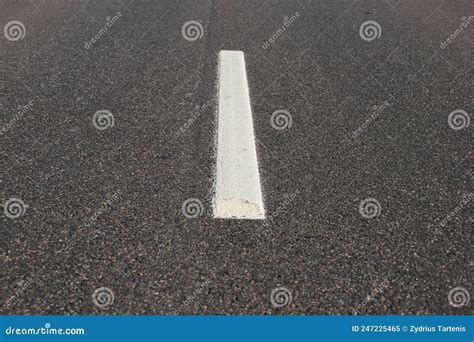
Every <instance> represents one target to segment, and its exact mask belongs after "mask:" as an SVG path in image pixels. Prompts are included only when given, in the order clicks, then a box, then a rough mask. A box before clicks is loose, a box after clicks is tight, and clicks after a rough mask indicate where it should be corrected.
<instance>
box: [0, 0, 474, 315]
mask: <svg viewBox="0 0 474 342" xmlns="http://www.w3.org/2000/svg"><path fill="white" fill-rule="evenodd" d="M392 6H393V7H392ZM0 7H1V10H0V24H1V27H2V28H3V27H4V26H5V25H6V24H7V23H8V22H10V21H12V20H18V21H21V22H22V23H23V24H24V26H25V28H26V34H25V37H24V38H23V39H21V40H18V41H9V40H7V39H6V37H5V35H3V36H1V37H0V38H1V39H0V61H1V69H0V70H1V72H0V75H1V77H0V81H1V83H0V86H1V88H0V113H1V123H2V132H3V134H2V136H1V141H2V143H1V151H2V166H1V168H2V173H3V180H2V184H1V189H2V198H1V202H2V204H3V203H5V202H6V201H7V200H8V199H10V198H12V197H17V198H21V199H22V200H23V201H24V202H25V204H26V205H27V206H28V207H27V208H26V212H25V213H24V215H23V216H22V217H20V218H17V219H10V218H8V217H6V216H5V215H4V214H2V218H1V223H2V227H1V241H0V247H1V249H0V252H1V254H0V255H1V260H0V265H1V269H2V272H0V304H1V306H2V308H3V312H2V314H171V313H176V312H178V313H181V314H185V313H187V314H351V313H353V312H354V310H357V312H358V313H359V314H466V313H470V312H472V310H471V309H470V308H471V304H467V305H464V306H462V307H454V306H451V305H450V303H449V300H448V293H449V291H450V290H451V289H452V288H455V287H458V286H460V287H463V288H465V289H466V290H467V292H468V293H471V295H472V294H473V293H474V291H473V290H474V289H473V288H472V283H473V279H472V256H471V254H470V252H469V251H470V247H471V246H472V245H471V236H472V235H471V232H472V220H470V218H472V215H471V214H472V202H470V203H467V204H463V202H462V199H463V196H465V197H464V198H466V196H467V197H468V198H472V196H471V197H469V196H470V195H471V194H472V191H473V189H472V153H471V151H472V148H471V147H469V146H472V124H471V126H468V127H465V128H464V129H461V130H454V129H452V128H450V126H449V125H448V115H449V114H450V113H451V112H453V111H454V110H458V109H462V110H464V111H466V112H467V113H469V115H471V116H472V113H473V108H474V102H473V98H472V94H473V83H472V80H473V65H472V60H473V54H472V51H473V45H474V43H473V42H474V34H473V32H474V22H473V23H471V24H469V25H470V26H468V27H467V28H465V29H464V31H463V32H462V33H461V34H459V35H458V36H457V37H456V38H455V39H454V41H453V42H452V43H450V44H448V46H447V47H446V48H445V49H441V48H440V43H441V42H443V41H445V40H446V38H447V37H449V36H450V35H451V34H452V33H453V32H454V31H455V30H456V29H457V28H459V26H460V25H461V23H462V19H461V17H463V16H465V17H469V16H470V15H473V14H474V5H473V3H472V1H469V0H457V1H443V0H436V1H428V0H419V1H400V2H398V3H397V2H396V1H389V0H387V2H385V1H375V0H373V1H322V0H313V1H302V0H298V1H289V0H288V1H282V0H272V1H255V0H248V1H241V0H238V1H230V0H229V1H225V0H222V1H217V0H214V1H207V0H188V1H182V0H178V1H139V0H135V1H128V0H123V1H79V0H78V1H68V0H50V1H48V0H46V2H45V3H41V2H40V1H30V0H21V1H9V0H0ZM117 12H120V13H121V14H122V16H121V17H120V18H119V19H118V20H117V21H116V22H114V23H113V25H112V27H110V28H108V29H107V30H106V33H105V34H104V35H102V36H101V37H100V39H99V40H98V41H97V42H96V43H94V44H93V45H92V46H91V47H90V48H89V49H86V48H85V43H86V42H89V41H90V40H91V39H92V38H93V37H94V36H95V35H96V34H98V32H99V31H100V30H101V29H102V28H103V27H104V26H105V23H106V17H108V16H110V17H113V16H114V15H117ZM296 12H298V14H299V16H297V17H296V20H294V21H293V22H291V23H290V24H289V25H287V26H285V29H284V30H281V28H282V25H283V23H284V21H285V17H288V20H290V19H291V17H292V16H293V15H295V13H296ZM190 20H196V21H199V22H200V23H201V24H202V26H203V29H204V34H203V37H202V38H201V39H197V40H195V41H188V40H185V39H184V38H183V36H182V34H181V28H182V26H183V24H184V23H185V22H187V21H190ZM368 20H373V21H376V22H377V23H378V24H379V25H380V27H381V35H380V37H379V38H378V39H375V40H373V41H370V42H368V41H365V40H363V39H362V38H361V36H360V35H359V27H360V25H361V24H362V23H363V22H365V21H368ZM279 29H280V30H281V31H280V33H277V31H278V30H279ZM273 35H276V39H275V40H274V42H273V43H269V46H268V47H267V48H266V49H265V48H263V44H264V43H265V42H267V41H268V40H269V39H270V38H271V37H272V36H273ZM223 49H226V50H242V51H244V52H245V57H246V63H247V73H248V80H249V87H250V96H251V101H252V109H253V116H254V126H255V135H256V137H257V139H258V143H257V150H258V156H259V163H260V172H261V178H262V188H263V191H264V201H265V207H266V211H267V215H272V217H273V219H272V220H271V221H270V222H261V221H232V220H231V221H229V220H216V219H213V218H212V206H211V200H212V186H213V169H214V134H215V128H216V126H215V125H216V120H215V109H216V107H215V104H216V98H215V96H216V87H217V83H216V74H217V70H216V68H217V54H218V52H219V51H220V50H223ZM30 101H33V102H32V103H33V104H32V106H31V109H27V110H23V111H22V109H21V106H25V105H27V104H28V103H29V102H30ZM384 102H387V103H388V105H385V106H384V107H383V110H382V111H381V113H380V114H379V115H378V116H377V117H376V118H375V119H373V120H372V121H370V122H369V123H368V125H367V126H366V127H365V129H363V130H362V132H360V134H358V136H357V137H354V135H353V134H352V132H354V131H356V130H357V129H358V127H360V126H362V124H364V122H366V120H368V119H369V118H370V117H371V115H372V113H373V107H374V106H375V105H377V106H381V105H382V104H383V103H384ZM196 106H201V107H202V106H204V107H203V108H204V109H203V110H199V109H197V108H196ZM102 109H106V110H109V111H110V112H111V113H112V114H113V116H114V126H113V127H110V128H109V129H106V130H103V131H100V130H98V129H96V128H95V127H94V126H93V124H92V117H93V114H94V113H95V112H96V111H98V110H102ZM280 109H281V110H287V111H289V112H290V114H291V117H292V125H291V126H290V127H289V128H287V129H285V130H276V129H274V128H272V126H271V124H270V117H271V114H272V113H273V112H274V111H275V110H280ZM18 113H20V114H18ZM21 113H24V114H21ZM15 118H17V119H15ZM190 118H192V122H191V125H190V126H189V127H188V126H186V128H184V129H183V131H181V128H183V127H184V125H186V122H187V121H188V120H189V119H190ZM188 198H198V199H200V200H201V201H202V202H203V204H204V208H205V209H204V213H203V214H202V215H201V216H200V217H198V218H194V219H192V218H186V217H185V216H183V214H182V211H181V206H182V203H183V201H185V200H186V199H188ZM366 198H375V199H377V201H378V202H379V203H380V205H381V213H380V215H379V216H378V217H376V218H373V219H366V218H364V217H362V215H361V214H360V213H359V204H360V203H361V201H362V200H364V199H366ZM457 208H458V209H457ZM454 211H455V212H456V213H455V215H452V216H449V217H448V215H449V214H450V213H451V212H454ZM447 217H448V218H447ZM443 220H444V221H446V223H445V224H444V227H443V226H442V223H444V221H443ZM206 282H208V283H206ZM203 283H205V285H204V286H202V284H203ZM279 286H283V287H286V288H287V289H288V290H289V291H290V292H291V295H292V300H291V302H290V303H289V304H288V305H286V306H284V307H282V308H275V307H274V306H273V305H272V303H271V301H270V294H271V292H272V290H273V289H274V288H276V287H279ZM99 287H108V288H110V289H112V291H113V293H114V302H113V304H112V305H109V306H108V307H106V308H103V309H101V308H98V307H97V306H95V305H94V303H93V300H92V294H93V292H94V290H96V289H97V288H99ZM200 289H201V290H200ZM367 296H371V297H370V298H369V299H367Z"/></svg>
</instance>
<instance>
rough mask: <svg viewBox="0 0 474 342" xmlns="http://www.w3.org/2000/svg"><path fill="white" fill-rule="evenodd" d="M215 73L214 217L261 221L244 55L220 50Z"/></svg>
mask: <svg viewBox="0 0 474 342" xmlns="http://www.w3.org/2000/svg"><path fill="white" fill-rule="evenodd" d="M218 74H219V76H218V77H219V115H218V116H219V117H218V129H217V167H216V189H215V190H216V192H215V198H214V217H218V218H236V219H264V218H265V211H264V209H263V201H262V191H261V188H260V176H259V174H258V164H257V152H256V150H255V138H254V133H253V124H252V112H251V109H250V99H249V90H248V86H247V75H246V73H245V60H244V53H243V52H242V51H221V52H220V53H219V71H218Z"/></svg>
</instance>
